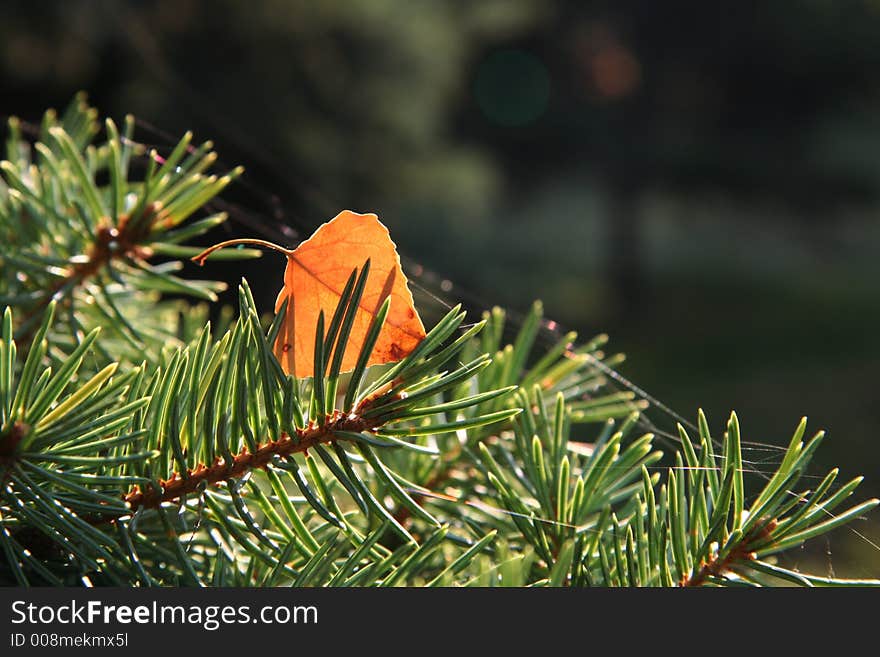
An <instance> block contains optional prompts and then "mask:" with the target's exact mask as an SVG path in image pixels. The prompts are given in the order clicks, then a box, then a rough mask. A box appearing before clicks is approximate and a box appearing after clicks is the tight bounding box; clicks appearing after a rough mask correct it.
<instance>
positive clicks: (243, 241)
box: [190, 237, 293, 266]
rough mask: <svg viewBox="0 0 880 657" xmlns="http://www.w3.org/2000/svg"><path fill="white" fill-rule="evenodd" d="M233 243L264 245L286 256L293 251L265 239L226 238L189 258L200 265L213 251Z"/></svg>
mask: <svg viewBox="0 0 880 657" xmlns="http://www.w3.org/2000/svg"><path fill="white" fill-rule="evenodd" d="M234 244H254V245H256V246H264V247H266V248H267V249H272V250H273V251H280V252H281V253H283V254H284V255H286V256H289V255H290V254H291V253H293V249H285V248H284V247H283V246H279V245H278V244H275V243H274V242H269V241H267V240H261V239H256V238H253V237H242V238H239V239H234V240H226V241H225V242H219V243H218V244H215V245H214V246H209V247H208V248H207V249H205V250H204V251H202V252H201V253H199V254H198V255H194V256H193V257H192V258H190V260H192V261H193V262H194V263H196V264H197V265H199V266H201V265H204V264H205V260H206V259H207V258H208V256H210V255H211V254H212V253H214V251H219V250H220V249H225V248H226V247H227V246H233V245H234Z"/></svg>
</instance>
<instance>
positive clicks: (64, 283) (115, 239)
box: [19, 203, 161, 343]
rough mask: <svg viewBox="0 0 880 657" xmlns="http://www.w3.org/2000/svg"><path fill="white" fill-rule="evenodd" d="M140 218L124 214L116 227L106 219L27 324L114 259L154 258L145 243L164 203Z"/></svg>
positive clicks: (26, 339)
mask: <svg viewBox="0 0 880 657" xmlns="http://www.w3.org/2000/svg"><path fill="white" fill-rule="evenodd" d="M139 217H140V218H139V219H138V220H134V219H133V218H132V217H130V216H129V215H122V216H121V217H119V220H118V222H117V225H116V226H113V225H111V223H110V220H109V219H108V218H106V217H105V218H103V219H101V220H100V221H99V226H98V229H97V231H96V232H95V241H94V242H93V243H92V245H91V246H90V247H89V250H88V253H87V254H86V257H85V259H84V260H81V261H80V262H77V263H75V264H73V265H72V266H71V267H70V268H69V270H68V272H67V274H66V275H65V276H63V277H62V278H60V279H59V280H57V281H55V282H54V283H53V284H52V285H51V286H50V287H49V289H48V290H47V291H46V293H45V294H44V295H43V296H42V297H40V299H39V301H37V302H36V304H35V305H34V306H33V307H32V308H31V309H30V310H29V311H28V312H27V313H26V314H25V316H24V319H25V321H27V320H28V319H31V318H33V317H34V315H36V314H37V313H39V312H41V311H42V310H43V309H44V308H45V307H46V306H48V305H49V302H50V301H52V299H53V298H54V297H55V295H56V294H57V293H58V292H59V291H60V290H63V289H64V288H66V287H71V288H76V287H79V286H80V285H82V284H83V283H84V282H85V281H86V280H88V279H89V278H91V277H92V276H94V275H95V274H97V273H98V272H99V271H100V270H101V269H102V268H103V267H104V266H106V265H107V264H109V263H110V261H111V260H114V259H119V258H124V257H128V256H134V257H137V258H148V257H149V256H151V255H152V252H151V250H150V249H149V248H147V247H145V246H143V245H142V242H143V241H144V240H146V239H147V237H148V236H149V234H150V231H152V229H153V226H154V225H155V224H156V223H157V222H158V221H159V220H160V219H161V204H159V203H150V204H148V205H147V206H146V207H145V208H144V210H143V214H141V215H139ZM32 333H33V328H32V329H31V330H30V331H28V332H27V333H25V334H24V335H22V336H19V341H20V342H21V343H26V342H29V341H30V338H31V335H32Z"/></svg>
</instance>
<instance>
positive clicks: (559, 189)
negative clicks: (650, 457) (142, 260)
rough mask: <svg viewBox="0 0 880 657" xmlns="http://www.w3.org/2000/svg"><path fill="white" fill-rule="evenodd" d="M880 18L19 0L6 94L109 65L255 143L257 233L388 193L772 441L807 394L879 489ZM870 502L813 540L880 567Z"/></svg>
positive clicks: (124, 102)
mask: <svg viewBox="0 0 880 657" xmlns="http://www.w3.org/2000/svg"><path fill="white" fill-rule="evenodd" d="M878 42H880V2H876V1H868V0H864V1H861V0H848V1H847V2H839V1H835V0H801V1H800V2H797V3H791V2H776V1H774V0H761V1H749V0H739V1H737V2H727V1H720V0H718V1H716V2H710V3H706V2H679V1H674V0H667V1H666V2H662V3H660V2H653V1H651V0H644V1H641V2H635V1H631V2H626V1H620V0H618V1H615V2H589V1H581V2H561V1H559V2H555V1H549V0H481V1H480V2H471V1H469V0H437V1H432V0H406V1H402V0H399V1H391V0H344V1H343V0H321V1H320V2H319V1H317V0H313V1H311V2H305V1H293V0H287V1H281V0H277V1H268V0H267V1H252V2H236V1H232V0H226V1H218V0H215V1H213V2H207V1H201V0H155V1H147V0H143V1H137V2H135V1H132V2H109V1H108V2H102V1H99V0H67V1H65V2H54V3H45V2H44V3H35V2H30V1H28V2H17V1H10V0H3V1H2V2H0V99H2V102H0V114H3V115H9V114H15V115H17V116H21V117H22V118H24V119H30V120H33V121H37V120H38V119H39V117H40V115H41V114H42V112H43V110H45V109H46V108H47V107H62V106H64V105H66V103H67V102H68V101H69V100H70V98H71V97H72V96H73V94H74V93H75V92H76V91H78V90H85V91H87V92H88V94H89V98H90V100H91V102H92V103H94V104H95V105H96V106H97V107H98V108H99V110H100V111H101V113H102V115H110V116H112V117H114V118H115V119H117V120H120V119H121V118H122V116H123V115H124V114H126V113H132V114H134V115H135V116H136V117H137V118H138V119H139V120H140V121H141V123H140V124H139V128H138V131H137V132H136V136H137V137H138V138H139V140H141V141H144V142H147V143H152V144H155V145H156V146H157V148H159V150H160V152H161V151H162V150H163V149H167V148H168V147H169V146H170V145H172V143H173V142H174V141H176V139H177V138H179V136H180V135H182V133H183V132H184V131H185V130H188V129H191V130H193V131H194V132H195V135H196V139H198V140H204V139H212V140H213V141H214V142H215V144H216V147H217V149H218V150H219V152H220V155H221V158H222V159H223V160H224V164H226V165H228V166H229V167H230V168H231V166H233V165H235V164H243V165H244V166H245V167H246V169H247V173H246V175H245V178H244V182H243V183H241V184H238V185H236V186H235V187H234V188H232V189H231V190H230V191H229V193H228V194H226V198H227V199H228V200H229V202H230V203H232V204H233V205H232V207H233V209H234V218H235V219H236V221H237V223H236V224H235V225H234V226H233V231H234V233H235V236H242V237H243V236H251V235H254V234H255V233H256V232H261V233H263V234H265V235H267V236H270V237H276V239H282V240H286V242H287V243H289V244H295V243H296V242H297V241H298V240H299V239H302V238H304V237H307V236H308V235H309V234H310V233H311V231H312V230H313V229H314V228H316V227H317V226H318V225H319V224H320V223H322V222H323V221H326V220H328V219H329V218H331V217H332V216H334V215H335V214H336V213H337V212H338V211H339V210H341V209H344V208H348V209H353V210H357V211H361V212H369V211H375V212H377V213H378V214H379V215H380V217H381V218H382V220H383V221H384V222H385V223H386V224H387V225H388V226H389V227H390V229H391V233H392V236H393V237H394V239H395V241H396V242H397V243H398V245H399V247H400V249H401V251H402V253H403V254H404V255H405V256H407V258H408V259H409V263H410V265H409V271H408V273H409V274H410V275H411V276H412V277H413V278H415V279H416V280H419V281H421V284H422V285H423V286H424V287H426V288H427V289H428V290H429V291H431V292H433V293H436V294H438V295H441V296H443V297H445V298H447V299H449V300H450V301H453V302H455V301H458V300H459V299H461V298H464V299H465V300H467V301H469V302H470V303H471V304H472V306H473V307H474V308H476V309H480V308H481V307H486V306H489V305H492V304H499V305H502V306H504V307H506V308H509V309H510V310H511V311H513V312H519V313H522V312H523V311H525V310H526V309H527V308H528V307H529V305H530V303H531V301H532V300H533V299H537V298H540V299H543V301H544V304H545V309H546V314H547V316H548V317H549V318H552V319H553V320H554V321H555V322H557V323H558V325H559V326H560V327H562V328H565V329H576V330H578V331H579V332H580V334H581V336H582V337H583V338H586V337H588V336H590V335H592V334H594V333H598V332H608V333H610V334H611V337H612V342H611V347H612V348H613V349H615V350H620V351H624V352H626V354H627V356H628V360H627V361H626V362H625V363H624V364H623V365H622V366H621V367H620V371H621V373H622V374H623V375H624V376H626V377H628V378H629V379H631V380H632V381H634V382H636V383H637V384H638V385H639V386H641V387H642V388H644V389H645V390H647V391H648V392H650V393H651V394H652V395H653V396H655V397H656V398H658V399H660V400H662V401H663V402H664V403H665V404H666V405H668V406H669V407H670V408H672V409H675V410H676V411H677V412H678V413H681V414H682V415H684V416H685V417H687V418H688V419H692V418H695V415H696V410H697V408H698V407H702V408H704V409H705V410H706V411H707V413H708V414H709V418H710V421H711V424H712V427H713V429H714V430H715V431H716V432H717V433H718V434H719V435H720V434H721V432H722V429H723V425H724V422H725V421H726V417H727V415H728V413H729V412H730V410H731V409H736V410H737V412H738V414H739V416H740V419H741V421H742V422H743V425H744V432H745V438H746V439H748V440H751V441H756V442H762V443H772V444H784V443H786V442H787V440H788V439H789V437H790V435H791V432H792V431H793V429H794V428H795V426H796V424H797V422H798V420H799V419H800V417H801V416H802V415H808V416H809V418H810V428H812V429H813V430H816V429H819V428H826V429H828V431H829V434H830V435H829V437H828V438H827V439H826V443H825V445H824V446H823V448H822V449H821V450H820V452H819V454H818V457H817V460H816V463H815V473H819V472H822V471H825V470H827V469H828V468H830V467H833V466H838V465H839V466H840V467H841V469H842V474H843V476H845V477H847V478H849V477H851V476H854V475H857V474H864V475H865V476H866V483H865V485H864V486H863V489H860V493H859V495H860V497H861V499H864V497H865V496H867V495H880V446H878V444H877V438H876V432H875V429H874V428H875V426H876V425H878V424H880V394H878V392H877V383H878V374H880V342H878V340H877V335H878V329H880V286H878V284H877V282H876V281H877V278H878V274H880V258H878V255H880V220H878V219H880V217H878V213H880V48H878V47H877V44H878ZM279 235H280V236H281V237H277V236H279ZM413 263H415V264H413ZM281 266H282V263H281V262H278V261H276V260H275V259H273V258H271V257H270V256H267V257H265V258H263V259H262V260H261V261H257V262H255V263H253V264H247V265H246V266H242V267H241V268H236V270H235V271H233V272H228V277H229V279H230V280H231V281H236V280H238V278H239V277H240V276H241V275H242V274H245V275H247V276H248V278H249V279H250V280H251V281H254V280H260V281H265V285H260V286H257V287H258V288H260V289H261V290H262V292H263V299H262V303H263V304H265V307H267V308H268V307H270V305H271V303H272V301H274V296H275V293H276V292H277V289H278V287H279V285H280V275H281ZM420 272H436V276H433V277H432V276H431V275H429V274H428V273H423V274H422V275H419V273H420ZM212 273H213V274H215V275H220V273H219V272H216V271H215V272H212ZM258 301H260V300H258ZM437 305H438V306H439V304H437ZM430 310H431V309H430V308H429V309H428V312H429V313H430ZM439 310H442V306H440V307H439ZM438 312H439V311H438ZM663 415H664V414H662V413H659V412H655V413H654V414H653V415H652V417H655V418H656V417H658V416H663ZM658 422H659V420H658ZM666 424H667V425H668V424H669V422H666ZM777 456H778V455H777V454H776V453H775V452H773V451H770V452H768V451H766V450H764V451H761V450H755V451H754V452H750V454H747V455H746V458H751V459H752V460H754V461H760V460H761V459H767V460H768V463H767V464H763V465H762V464H760V463H758V464H756V467H758V468H763V469H767V468H769V467H772V462H773V460H774V459H776V458H777ZM854 527H855V529H856V530H857V531H858V532H859V534H860V535H859V534H856V533H855V532H853V531H850V530H842V531H841V532H839V533H837V534H835V535H833V536H832V538H831V539H829V540H828V541H825V542H824V543H822V544H820V545H818V546H816V545H814V546H812V547H811V548H808V549H807V550H805V551H803V552H802V553H794V554H793V555H789V556H787V557H786V565H787V566H789V567H795V568H796V567H798V566H802V567H804V568H806V567H811V568H813V569H814V570H818V571H819V572H820V573H822V572H825V573H827V572H835V573H836V574H837V575H839V576H840V575H842V576H853V577H864V576H872V577H878V576H880V548H878V547H877V546H876V544H877V543H880V517H878V516H877V514H874V516H873V517H872V518H871V519H869V520H868V521H862V522H858V523H856V525H855V526H854ZM872 542H873V543H872Z"/></svg>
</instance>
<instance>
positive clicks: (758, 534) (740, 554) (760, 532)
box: [679, 520, 776, 588]
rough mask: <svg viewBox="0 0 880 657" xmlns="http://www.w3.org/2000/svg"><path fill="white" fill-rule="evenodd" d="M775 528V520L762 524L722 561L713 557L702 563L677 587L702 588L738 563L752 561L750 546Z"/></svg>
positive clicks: (764, 537) (768, 534) (752, 553)
mask: <svg viewBox="0 0 880 657" xmlns="http://www.w3.org/2000/svg"><path fill="white" fill-rule="evenodd" d="M775 528H776V520H769V521H767V522H762V523H761V524H760V525H758V526H757V527H755V528H754V529H753V530H752V531H750V532H749V533H748V534H746V536H745V537H743V539H742V541H740V542H739V544H737V545H736V546H734V548H733V549H732V550H731V551H730V552H728V553H727V554H726V555H725V556H724V557H723V558H722V559H718V558H715V557H714V556H713V557H710V558H709V560H708V561H706V562H703V565H702V566H700V569H699V570H698V571H697V572H695V573H694V574H693V575H691V576H689V577H685V578H684V579H683V580H682V581H681V582H679V586H683V587H688V588H690V587H696V586H702V585H703V584H705V583H706V582H707V581H708V580H709V578H712V577H720V576H721V575H723V574H724V573H726V572H728V571H729V570H731V569H732V568H733V566H735V565H736V564H737V563H739V562H742V561H754V559H755V553H754V551H753V550H752V546H753V545H755V544H757V543H758V542H760V541H763V540H764V539H766V538H767V537H769V536H770V534H771V532H772V531H773V530H774V529H775Z"/></svg>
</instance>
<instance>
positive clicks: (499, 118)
mask: <svg viewBox="0 0 880 657" xmlns="http://www.w3.org/2000/svg"><path fill="white" fill-rule="evenodd" d="M474 97H475V98H476V101H477V104H478V105H479V107H480V109H481V110H482V111H483V114H484V115H485V116H486V118H487V119H489V121H491V122H492V123H496V124H498V125H502V126H508V127H515V126H524V125H528V124H529V123H533V122H534V121H536V120H537V119H538V118H539V117H540V116H541V115H542V114H543V113H544V111H545V110H546V109H547V103H548V101H549V98H550V76H549V74H548V73H547V67H546V66H545V65H544V64H543V62H541V61H540V60H539V59H538V58H537V57H535V56H534V55H533V54H531V53H529V52H525V51H523V50H499V51H497V52H494V53H492V54H491V55H489V56H488V57H487V58H486V60H485V61H483V63H482V64H480V66H479V68H478V69H477V75H476V80H475V83H474Z"/></svg>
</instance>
